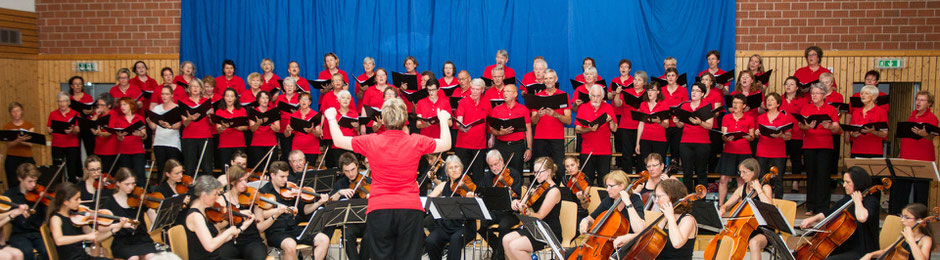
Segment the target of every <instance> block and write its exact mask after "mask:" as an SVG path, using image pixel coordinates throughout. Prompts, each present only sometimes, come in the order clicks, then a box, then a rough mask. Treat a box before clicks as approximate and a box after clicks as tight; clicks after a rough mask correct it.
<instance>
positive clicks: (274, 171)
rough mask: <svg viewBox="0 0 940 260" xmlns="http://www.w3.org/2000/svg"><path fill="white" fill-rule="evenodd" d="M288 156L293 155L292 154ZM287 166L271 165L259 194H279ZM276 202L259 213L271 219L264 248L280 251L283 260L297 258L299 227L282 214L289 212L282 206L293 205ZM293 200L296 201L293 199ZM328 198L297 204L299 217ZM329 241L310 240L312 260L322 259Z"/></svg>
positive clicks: (325, 238) (291, 219)
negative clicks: (268, 247) (273, 248)
mask: <svg viewBox="0 0 940 260" xmlns="http://www.w3.org/2000/svg"><path fill="white" fill-rule="evenodd" d="M291 154H294V153H293V152H292V153H291ZM289 171H290V166H288V165H287V163H286V162H283V161H275V162H272V163H271V166H270V169H269V170H268V174H269V175H270V177H271V181H269V182H268V183H267V184H265V185H264V186H262V187H261V189H259V192H261V193H262V194H280V193H279V192H278V191H279V190H280V189H281V188H283V187H286V186H287V183H288V181H287V176H288V175H289ZM275 197H277V202H278V203H280V204H282V205H278V206H277V207H276V208H272V209H269V210H265V211H264V213H263V214H262V217H263V218H271V217H273V218H275V220H274V223H273V224H271V226H270V227H268V228H267V229H266V230H264V236H265V238H267V240H268V246H272V247H278V248H281V249H282V250H283V252H284V254H283V255H282V257H284V258H283V259H289V260H292V259H297V243H298V241H295V240H294V238H295V237H297V235H300V232H302V231H303V228H301V227H300V226H298V225H297V220H296V219H295V218H294V216H291V214H284V213H287V212H288V211H289V209H288V207H285V206H284V205H294V204H295V203H294V200H293V199H285V198H284V197H282V196H280V195H276V196H275ZM294 199H297V198H294ZM328 199H329V198H328V197H326V196H321V197H320V199H319V200H318V201H317V202H315V203H310V204H307V205H304V204H300V205H302V207H303V212H299V213H302V214H303V215H309V214H310V213H313V210H314V209H316V208H318V207H320V205H322V204H323V203H325V202H326V201H327V200H328ZM290 210H291V211H294V212H297V209H296V208H294V207H293V206H290ZM299 242H301V243H309V242H308V241H299ZM329 243H330V239H329V237H327V236H326V235H322V236H321V235H320V234H318V235H317V236H315V237H314V239H313V243H312V244H313V247H314V249H313V255H314V258H315V259H323V258H324V257H326V251H327V249H329Z"/></svg>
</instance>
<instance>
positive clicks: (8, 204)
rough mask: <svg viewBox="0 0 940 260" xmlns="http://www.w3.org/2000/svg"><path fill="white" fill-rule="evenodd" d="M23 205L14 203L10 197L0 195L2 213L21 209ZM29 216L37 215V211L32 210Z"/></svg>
mask: <svg viewBox="0 0 940 260" xmlns="http://www.w3.org/2000/svg"><path fill="white" fill-rule="evenodd" d="M20 205H21V204H16V203H13V201H12V200H10V197H7V196H2V195H0V212H7V211H10V210H11V209H13V208H17V207H19V206H20ZM29 214H36V211H35V210H32V209H30V210H29Z"/></svg>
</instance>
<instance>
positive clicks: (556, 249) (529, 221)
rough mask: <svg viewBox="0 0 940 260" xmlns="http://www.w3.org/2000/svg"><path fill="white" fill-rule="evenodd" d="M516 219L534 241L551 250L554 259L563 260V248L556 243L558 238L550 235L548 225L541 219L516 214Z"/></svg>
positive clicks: (550, 229) (559, 243) (550, 230)
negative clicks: (543, 244)
mask: <svg viewBox="0 0 940 260" xmlns="http://www.w3.org/2000/svg"><path fill="white" fill-rule="evenodd" d="M516 217H517V218H519V222H522V226H523V227H524V228H525V229H528V230H529V233H530V234H532V238H533V239H535V241H539V242H542V243H545V244H546V245H548V246H549V247H550V248H551V249H552V254H554V255H555V259H565V254H566V252H565V248H563V247H561V242H558V238H557V237H555V233H552V228H551V227H549V226H548V224H546V223H545V222H544V221H542V220H541V219H538V218H534V217H530V216H526V215H522V214H519V213H516Z"/></svg>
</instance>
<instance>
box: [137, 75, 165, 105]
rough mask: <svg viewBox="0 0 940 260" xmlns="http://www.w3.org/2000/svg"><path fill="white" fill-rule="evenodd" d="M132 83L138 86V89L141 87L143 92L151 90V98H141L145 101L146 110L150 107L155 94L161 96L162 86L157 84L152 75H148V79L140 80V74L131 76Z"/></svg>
mask: <svg viewBox="0 0 940 260" xmlns="http://www.w3.org/2000/svg"><path fill="white" fill-rule="evenodd" d="M130 84H131V85H133V86H137V89H140V91H141V92H150V93H151V94H150V98H141V99H140V101H141V102H143V103H144V108H143V109H145V110H149V109H150V103H152V102H151V101H152V100H153V96H154V95H156V96H160V86H159V85H157V81H156V80H154V79H153V78H152V77H147V80H145V81H144V80H140V76H134V77H131V80H130Z"/></svg>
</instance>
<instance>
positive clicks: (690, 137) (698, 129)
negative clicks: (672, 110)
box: [680, 102, 711, 144]
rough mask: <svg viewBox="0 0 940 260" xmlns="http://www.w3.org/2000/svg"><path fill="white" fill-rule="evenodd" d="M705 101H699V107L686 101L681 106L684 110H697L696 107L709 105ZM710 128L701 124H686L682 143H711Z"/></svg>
mask: <svg viewBox="0 0 940 260" xmlns="http://www.w3.org/2000/svg"><path fill="white" fill-rule="evenodd" d="M707 105H708V104H706V103H705V102H699V105H698V106H697V107H694V108H693V107H692V102H688V103H684V104H682V106H681V107H680V108H681V109H682V110H685V111H689V112H695V110H696V109H699V108H702V107H704V106H707ZM708 131H709V130H708V129H705V128H704V127H702V126H701V125H690V124H685V125H684V126H683V127H682V139H681V141H680V143H687V144H707V143H711V139H709V137H708Z"/></svg>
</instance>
